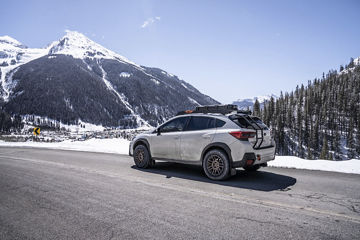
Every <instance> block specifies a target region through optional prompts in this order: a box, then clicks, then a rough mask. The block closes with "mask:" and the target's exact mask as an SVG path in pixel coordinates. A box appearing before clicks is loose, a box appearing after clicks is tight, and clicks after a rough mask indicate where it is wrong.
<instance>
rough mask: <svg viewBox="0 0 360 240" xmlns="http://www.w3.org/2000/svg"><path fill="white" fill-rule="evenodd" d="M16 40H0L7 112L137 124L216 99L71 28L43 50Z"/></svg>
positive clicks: (2, 91) (154, 122)
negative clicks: (26, 45) (20, 44)
mask: <svg viewBox="0 0 360 240" xmlns="http://www.w3.org/2000/svg"><path fill="white" fill-rule="evenodd" d="M0 39H1V38H0ZM15 41H17V40H15ZM15 41H12V42H13V43H16V42H15ZM10 42H11V41H10ZM17 42H18V41H17ZM19 43H20V42H19ZM16 45H18V44H17V43H16V44H12V45H11V44H10V46H9V41H7V42H6V43H5V42H4V43H1V42H0V56H2V58H1V59H0V64H1V62H3V65H1V67H0V70H1V87H0V94H1V95H0V96H2V103H0V104H1V105H2V109H4V110H5V111H6V112H9V113H10V114H20V115H29V114H30V115H31V114H33V115H36V116H44V117H50V118H52V119H56V120H61V121H65V122H68V123H75V122H76V121H79V120H81V121H84V122H86V121H88V122H89V123H93V124H104V125H108V126H124V125H126V126H128V127H130V125H131V126H132V127H136V126H143V125H157V124H159V123H161V122H162V121H164V120H165V119H167V118H169V117H171V116H173V115H174V114H176V112H178V111H180V110H183V109H187V108H192V107H195V106H197V105H208V104H217V103H218V102H217V101H216V100H214V99H212V98H211V97H209V96H207V95H204V94H202V93H201V92H199V91H198V90H197V89H196V88H194V87H193V86H192V85H191V84H189V83H187V82H185V81H183V80H180V79H179V78H178V77H177V76H175V75H172V74H169V73H167V72H166V71H164V70H162V69H160V68H153V67H145V66H140V65H138V64H136V63H134V62H132V61H130V60H128V59H127V58H125V57H123V56H121V55H119V54H117V53H115V52H113V51H111V50H109V49H107V48H105V47H103V46H101V45H100V44H97V43H95V42H94V41H92V40H90V39H89V38H87V37H86V36H85V35H83V34H81V33H78V32H75V31H67V32H66V34H65V36H63V37H62V38H60V39H59V40H58V41H54V42H52V43H51V44H49V45H48V46H47V47H46V48H42V49H31V48H20V47H19V46H16ZM34 106H36V107H34ZM39 106H40V107H39ZM84 108H85V109H86V110H84Z"/></svg>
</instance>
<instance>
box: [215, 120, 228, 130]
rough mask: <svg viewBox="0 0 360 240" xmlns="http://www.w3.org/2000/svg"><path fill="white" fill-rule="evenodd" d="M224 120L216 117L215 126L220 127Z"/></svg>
mask: <svg viewBox="0 0 360 240" xmlns="http://www.w3.org/2000/svg"><path fill="white" fill-rule="evenodd" d="M225 123H226V122H224V121H222V120H220V119H216V127H217V128H219V127H222V126H224V125H225Z"/></svg>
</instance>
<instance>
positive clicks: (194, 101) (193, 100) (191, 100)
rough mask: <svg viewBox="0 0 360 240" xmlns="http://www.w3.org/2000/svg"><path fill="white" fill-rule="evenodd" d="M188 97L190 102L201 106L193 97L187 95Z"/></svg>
mask: <svg viewBox="0 0 360 240" xmlns="http://www.w3.org/2000/svg"><path fill="white" fill-rule="evenodd" d="M188 99H189V100H190V102H192V103H194V104H196V105H198V106H201V104H200V103H198V102H197V101H196V100H195V99H192V98H191V97H188Z"/></svg>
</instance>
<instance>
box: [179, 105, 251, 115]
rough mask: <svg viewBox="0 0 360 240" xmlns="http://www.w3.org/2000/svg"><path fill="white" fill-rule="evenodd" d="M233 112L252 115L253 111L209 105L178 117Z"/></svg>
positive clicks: (234, 106)
mask: <svg viewBox="0 0 360 240" xmlns="http://www.w3.org/2000/svg"><path fill="white" fill-rule="evenodd" d="M232 112H236V113H241V114H246V115H250V114H251V111H244V110H238V106H237V105H234V104H225V105H208V106H198V107H196V108H195V110H186V111H181V112H178V114H177V115H184V114H190V113H220V114H223V115H225V114H229V113H232Z"/></svg>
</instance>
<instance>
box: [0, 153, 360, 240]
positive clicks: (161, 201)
mask: <svg viewBox="0 0 360 240" xmlns="http://www.w3.org/2000/svg"><path fill="white" fill-rule="evenodd" d="M0 239H360V175H355V174H354V175H353V174H341V173H333V172H320V171H307V170H295V169H280V168H264V169H261V170H260V171H259V172H255V173H246V172H244V171H242V170H238V171H237V175H236V176H234V177H232V178H231V179H230V180H228V181H225V182H213V181H210V180H208V179H207V178H206V177H205V175H204V174H203V173H202V172H201V169H200V168H199V167H194V166H186V165H181V164H173V163H157V164H156V167H155V168H154V169H150V170H145V171H144V170H139V169H137V168H136V167H134V164H133V161H132V158H130V157H128V156H125V155H116V154H103V153H89V152H76V151H60V150H45V149H31V148H3V147H1V148H0Z"/></svg>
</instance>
